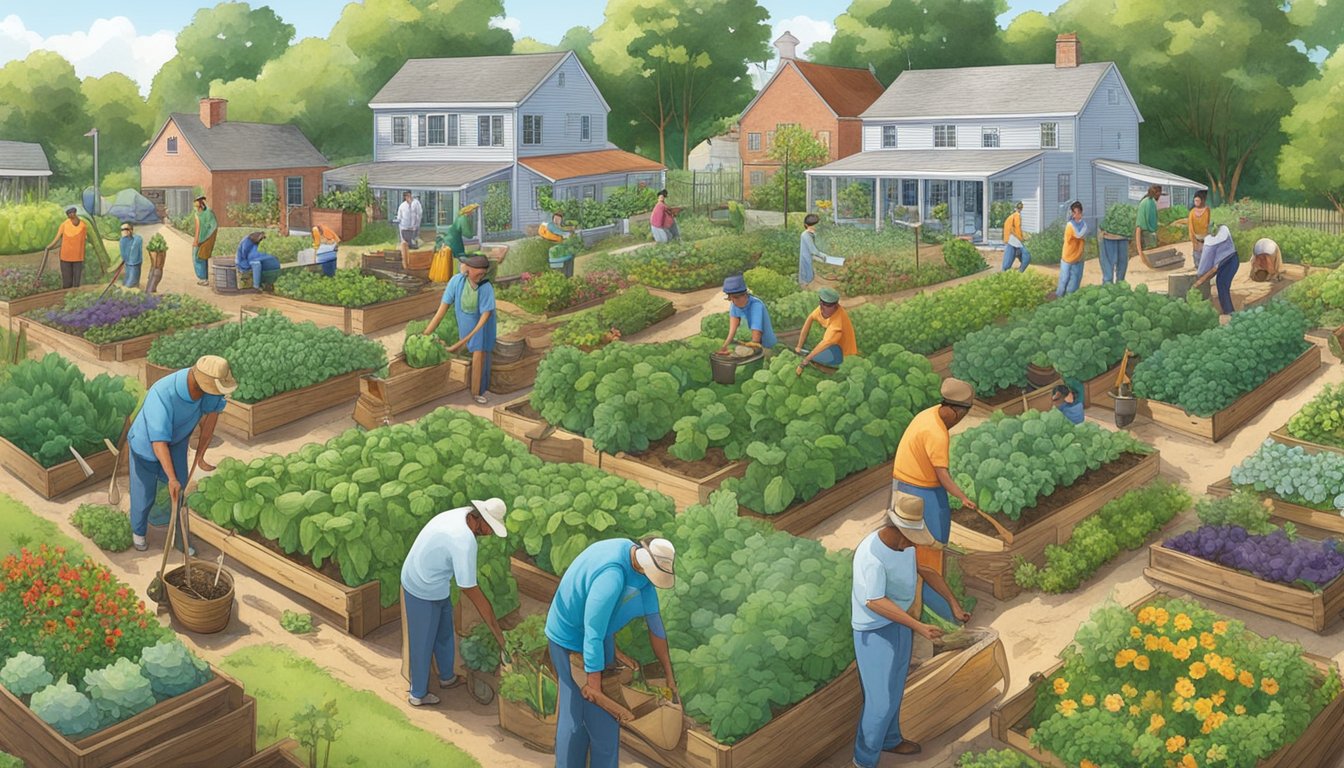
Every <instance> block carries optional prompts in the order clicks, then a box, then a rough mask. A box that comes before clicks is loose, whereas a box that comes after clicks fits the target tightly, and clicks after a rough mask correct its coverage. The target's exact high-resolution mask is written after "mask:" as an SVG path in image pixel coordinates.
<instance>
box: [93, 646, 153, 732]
mask: <svg viewBox="0 0 1344 768" xmlns="http://www.w3.org/2000/svg"><path fill="white" fill-rule="evenodd" d="M84 689H85V690H86V691H87V692H88V694H89V698H90V699H92V700H93V704H94V706H95V707H97V708H98V714H99V716H100V717H101V718H102V722H103V725H111V724H112V723H119V722H121V721H122V720H125V719H126V718H128V717H131V716H133V715H137V714H139V713H141V712H144V711H145V710H146V709H149V708H150V707H152V706H154V704H155V702H156V699H155V698H154V689H153V688H152V687H151V686H150V683H149V680H148V679H147V678H146V677H145V676H144V674H143V673H141V671H140V665H138V664H136V663H135V662H133V661H131V660H130V659H126V658H121V659H117V660H116V661H114V662H112V663H111V664H109V665H108V666H106V667H103V668H102V669H93V670H89V671H88V672H86V673H84Z"/></svg>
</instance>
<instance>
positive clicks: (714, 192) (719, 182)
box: [667, 171, 742, 212]
mask: <svg viewBox="0 0 1344 768" xmlns="http://www.w3.org/2000/svg"><path fill="white" fill-rule="evenodd" d="M667 194H668V197H669V198H670V200H671V202H672V203H673V204H674V205H678V206H684V207H685V208H687V209H688V210H690V211H692V212H708V211H712V210H714V209H715V208H719V207H721V206H723V205H725V204H727V202H728V201H729V200H738V201H740V200H741V199H742V172H741V171H689V172H681V173H669V174H668V175H667Z"/></svg>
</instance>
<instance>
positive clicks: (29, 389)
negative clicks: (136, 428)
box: [0, 352, 136, 467]
mask: <svg viewBox="0 0 1344 768" xmlns="http://www.w3.org/2000/svg"><path fill="white" fill-rule="evenodd" d="M7 371H8V377H7V379H6V380H5V381H4V383H3V384H0V437H3V438H4V439H6V440H8V441H10V442H11V443H13V444H14V445H15V446H17V447H18V449H19V450H21V451H23V452H24V453H26V454H28V455H29V456H31V457H33V458H34V459H35V460H37V462H38V463H39V464H41V465H42V466H44V467H53V466H55V465H57V464H60V463H62V462H66V461H71V460H72V457H71V454H70V449H71V448H74V449H75V450H76V451H79V452H80V454H82V455H85V456H91V455H93V454H94V453H97V452H98V451H102V450H105V448H104V446H103V440H104V439H107V440H116V439H118V438H119V437H120V435H121V428H122V425H123V423H124V422H125V419H126V417H127V416H128V415H129V414H130V413H131V411H132V409H134V408H135V402H136V396H135V395H134V394H132V392H131V391H130V390H128V386H132V385H131V382H130V380H129V379H125V378H121V377H112V376H108V375H107V374H99V375H98V376H95V377H94V378H92V379H86V378H84V374H83V373H82V372H81V371H80V370H79V367H78V366H76V365H75V364H74V363H71V362H70V361H69V360H66V359H65V358H63V357H61V356H60V355H57V354H56V353H54V352H53V353H50V354H48V355H46V356H45V357H43V358H42V359H41V360H26V361H24V362H22V363H19V364H18V365H15V366H10V367H9V368H8V369H7Z"/></svg>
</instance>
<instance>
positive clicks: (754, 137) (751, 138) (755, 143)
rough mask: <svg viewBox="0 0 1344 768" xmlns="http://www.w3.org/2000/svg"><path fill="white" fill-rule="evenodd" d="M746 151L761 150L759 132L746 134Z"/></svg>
mask: <svg viewBox="0 0 1344 768" xmlns="http://www.w3.org/2000/svg"><path fill="white" fill-rule="evenodd" d="M747 151H748V152H760V151H761V134H759V133H748V134H747Z"/></svg>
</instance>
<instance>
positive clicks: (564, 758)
mask: <svg viewBox="0 0 1344 768" xmlns="http://www.w3.org/2000/svg"><path fill="white" fill-rule="evenodd" d="M550 647H551V664H552V665H554V667H555V671H556V675H555V677H556V681H557V683H558V687H559V689H560V690H559V696H558V699H557V702H556V719H557V721H558V722H557V723H556V726H555V768H585V766H591V768H617V766H618V765H619V763H620V748H621V725H620V723H618V722H616V718H614V717H612V716H611V715H610V714H608V713H607V711H606V710H604V709H602V708H601V707H599V706H597V705H596V704H594V703H592V702H590V701H588V700H587V699H585V698H583V694H582V693H580V692H579V691H580V689H579V686H578V684H577V683H575V682H574V675H573V674H571V673H570V668H569V651H568V650H566V649H565V648H562V647H560V646H559V645H556V644H555V642H553V641H552V642H551V644H550Z"/></svg>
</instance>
